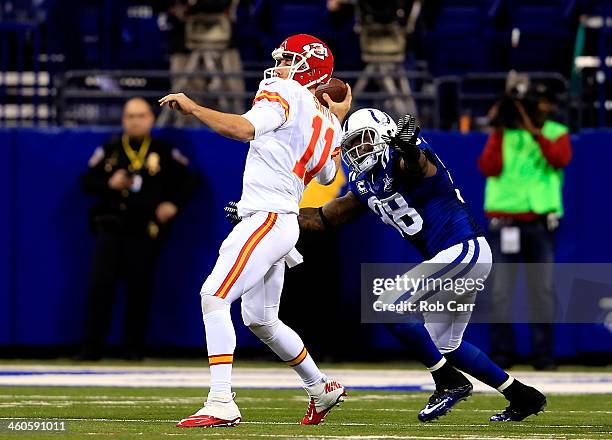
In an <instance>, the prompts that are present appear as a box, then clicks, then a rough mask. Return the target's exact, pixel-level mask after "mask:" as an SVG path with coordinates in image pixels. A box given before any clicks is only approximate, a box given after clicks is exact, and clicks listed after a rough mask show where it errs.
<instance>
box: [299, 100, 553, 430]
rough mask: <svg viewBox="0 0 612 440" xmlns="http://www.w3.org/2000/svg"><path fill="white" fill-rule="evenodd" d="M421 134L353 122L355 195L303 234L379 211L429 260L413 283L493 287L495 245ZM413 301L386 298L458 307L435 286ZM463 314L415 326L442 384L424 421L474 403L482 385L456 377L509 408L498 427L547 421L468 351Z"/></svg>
mask: <svg viewBox="0 0 612 440" xmlns="http://www.w3.org/2000/svg"><path fill="white" fill-rule="evenodd" d="M419 130H420V129H419V127H418V126H417V125H416V120H415V119H414V118H413V117H411V116H409V115H406V116H404V117H403V118H402V119H401V120H400V121H399V124H398V126H396V125H395V123H394V122H393V120H392V119H391V118H390V117H389V116H388V115H387V114H386V113H384V112H381V111H379V110H376V109H362V110H359V111H357V112H355V113H354V114H353V115H351V117H350V118H349V119H348V120H347V121H346V122H345V125H344V135H343V139H342V158H343V160H344V161H345V162H346V164H347V165H348V167H349V168H350V171H351V173H350V176H349V188H350V190H349V191H348V192H347V194H346V195H344V196H343V197H339V198H337V199H335V200H333V201H331V202H329V203H327V204H326V205H324V206H323V207H321V208H319V209H316V208H304V209H301V210H300V216H299V222H300V228H301V229H303V230H304V229H306V230H325V229H327V228H335V227H338V226H340V225H341V224H343V223H346V222H348V221H350V220H352V219H354V218H355V217H357V216H358V215H360V214H361V213H363V212H364V211H366V210H367V208H368V207H369V208H370V209H371V210H372V211H374V213H375V214H376V215H377V216H378V217H380V219H381V220H382V221H383V222H384V223H386V224H388V225H390V226H392V227H393V228H395V229H396V230H397V231H398V232H399V233H400V235H401V236H402V238H404V239H406V240H408V241H409V242H410V243H411V244H412V245H413V246H415V247H416V249H417V250H418V251H419V252H420V253H421V254H422V255H423V257H424V258H425V259H426V261H425V262H424V263H423V264H420V265H418V266H416V267H415V268H413V269H411V270H410V271H409V272H408V273H407V276H408V277H409V278H412V279H415V280H416V279H432V278H434V279H436V278H437V279H444V280H456V279H459V278H463V279H470V278H471V279H472V280H478V279H482V280H484V279H486V277H487V276H488V274H489V271H490V268H491V263H492V259H491V250H490V248H489V245H488V244H487V241H486V240H485V238H484V237H483V235H482V233H481V231H480V229H479V228H478V226H477V225H476V222H475V221H474V219H473V217H472V215H471V213H470V211H469V209H468V208H467V206H466V205H465V203H464V201H463V199H462V198H461V195H460V193H459V190H458V189H457V188H456V187H455V185H454V183H453V180H452V178H451V176H450V173H449V172H448V170H447V169H446V167H445V166H444V164H443V163H442V162H441V161H440V159H439V158H438V156H437V155H436V154H435V153H434V151H433V150H432V148H431V147H430V146H429V145H428V144H427V143H426V142H425V140H424V139H423V138H422V137H419ZM433 285H434V286H436V285H435V284H433ZM473 285H474V286H475V284H473ZM409 293H411V295H407V294H406V293H404V292H399V293H398V292H387V293H386V294H383V296H382V297H381V298H383V302H384V303H386V304H396V303H397V302H399V301H400V300H401V299H402V298H406V297H408V298H409V301H411V302H413V303H414V302H417V301H429V302H432V301H437V300H441V301H443V302H444V301H448V299H449V297H448V293H446V292H444V291H443V290H440V289H439V288H438V290H436V289H435V288H432V289H428V288H427V287H426V286H425V285H423V286H422V288H421V289H419V290H415V291H413V292H409ZM475 293H476V291H475V290H474V291H468V292H463V294H462V295H458V294H457V293H456V292H451V295H452V296H453V299H455V300H457V301H460V302H461V304H463V305H470V304H473V303H474V300H475ZM456 309H457V310H455V311H450V310H448V309H446V310H445V311H443V312H425V313H423V319H424V322H425V328H423V325H422V324H420V323H410V324H406V325H408V326H409V327H408V329H407V331H406V332H404V335H406V334H407V335H408V337H409V338H410V346H411V348H412V349H414V351H415V352H416V354H417V356H418V358H419V359H420V360H421V361H422V362H423V364H424V365H425V366H426V367H427V368H428V369H429V371H430V372H431V374H432V376H433V379H434V381H435V383H436V391H435V392H434V394H433V395H432V396H431V398H430V400H429V402H428V404H427V405H426V406H425V408H424V409H423V410H422V411H421V412H420V413H419V420H421V421H430V420H433V419H436V418H438V417H440V416H442V415H444V414H446V413H447V412H448V411H449V410H450V409H451V408H452V407H453V406H454V405H455V404H456V403H458V402H459V401H461V400H464V399H466V398H467V397H468V396H469V395H470V394H471V391H472V384H471V383H470V382H469V381H468V379H467V378H466V377H465V376H464V375H463V374H461V373H460V372H459V371H458V370H457V369H455V368H454V367H457V368H458V369H460V370H463V371H465V372H467V373H469V374H470V375H472V376H474V377H475V378H477V379H479V380H481V381H482V382H484V383H486V384H488V385H490V386H492V387H493V388H495V389H497V390H499V391H500V392H501V393H503V395H504V396H505V397H506V398H507V399H508V400H509V402H510V404H509V406H508V407H507V408H506V409H505V410H504V411H502V412H500V413H498V414H495V415H493V416H492V417H491V419H490V420H491V421H518V420H523V419H524V418H526V417H528V416H529V415H532V414H537V413H538V412H540V411H542V410H543V409H544V406H545V405H546V398H545V396H544V395H543V394H542V393H540V392H539V391H537V390H536V389H535V388H532V387H529V386H526V385H524V384H522V383H521V382H519V381H518V380H516V379H514V378H513V377H511V376H510V375H508V374H507V373H506V372H504V371H503V370H502V369H501V368H500V367H498V366H497V365H496V364H494V363H493V362H492V361H491V360H490V359H489V358H488V356H487V355H486V354H484V353H483V352H482V351H480V349H478V348H477V347H475V346H473V345H472V344H470V343H468V342H466V341H462V337H463V332H464V330H465V328H466V326H467V323H468V321H469V318H470V315H471V307H461V308H456ZM447 360H448V361H449V362H447ZM451 364H452V365H453V366H451Z"/></svg>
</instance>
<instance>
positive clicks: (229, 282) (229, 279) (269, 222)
mask: <svg viewBox="0 0 612 440" xmlns="http://www.w3.org/2000/svg"><path fill="white" fill-rule="evenodd" d="M277 217H278V214H276V213H275V212H270V213H269V214H268V217H267V218H266V221H265V222H264V223H263V224H262V225H261V226H260V227H259V228H257V229H256V230H255V232H253V234H252V235H251V236H250V237H249V239H248V240H247V241H246V243H245V244H244V246H242V249H241V250H240V253H239V254H238V258H236V261H235V262H234V265H233V266H232V268H231V269H230V271H229V273H228V274H227V276H226V277H225V280H223V283H222V284H221V286H220V287H219V290H217V292H216V293H215V296H218V297H219V298H225V297H226V296H227V294H228V293H229V291H230V289H231V288H232V287H233V286H234V284H235V283H236V280H238V277H239V276H240V274H241V273H242V270H243V269H244V267H245V266H246V264H247V262H248V261H249V257H250V256H251V254H252V253H253V251H254V250H255V248H256V247H257V245H258V244H259V242H260V241H261V240H262V239H263V238H264V237H265V236H266V234H267V233H268V232H270V231H271V230H272V228H273V227H274V223H276V218H277Z"/></svg>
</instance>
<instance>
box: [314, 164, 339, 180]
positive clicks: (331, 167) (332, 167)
mask: <svg viewBox="0 0 612 440" xmlns="http://www.w3.org/2000/svg"><path fill="white" fill-rule="evenodd" d="M336 171H337V170H336V164H335V162H334V161H333V160H332V159H331V158H330V159H329V160H328V161H327V163H326V164H325V166H323V168H322V169H321V171H319V174H317V177H316V179H317V182H319V183H320V184H321V185H329V184H330V183H332V182H333V181H334V179H335V177H336Z"/></svg>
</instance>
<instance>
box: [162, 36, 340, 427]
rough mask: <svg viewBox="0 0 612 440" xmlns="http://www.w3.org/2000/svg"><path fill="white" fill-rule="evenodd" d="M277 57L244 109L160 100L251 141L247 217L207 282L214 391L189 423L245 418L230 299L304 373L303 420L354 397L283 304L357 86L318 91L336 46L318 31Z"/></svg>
mask: <svg viewBox="0 0 612 440" xmlns="http://www.w3.org/2000/svg"><path fill="white" fill-rule="evenodd" d="M272 56H273V58H274V60H275V61H276V63H275V67H273V68H270V69H267V70H266V72H265V78H264V80H263V81H262V82H261V83H260V86H259V90H258V92H257V95H256V96H255V99H254V101H253V107H252V108H251V110H249V111H248V112H247V113H245V114H244V115H234V114H227V113H221V112H218V111H214V110H211V109H209V108H204V107H201V106H199V105H197V104H196V103H194V102H193V101H192V100H191V99H189V98H188V97H187V96H185V95H184V94H183V93H177V94H170V95H167V96H165V97H163V98H162V99H160V105H164V104H168V105H170V106H171V107H172V108H175V109H177V110H179V111H180V112H182V113H183V114H188V115H194V116H195V117H197V118H198V119H199V120H200V121H202V122H203V123H204V124H206V125H207V126H208V127H210V128H211V129H213V130H215V131H216V132H218V133H220V134H222V135H223V136H226V137H229V138H232V139H238V140H241V141H251V144H250V148H249V152H248V156H247V160H246V167H245V170H244V180H243V189H242V196H241V199H240V202H239V203H238V210H239V213H240V216H241V217H242V218H243V221H242V222H241V223H240V224H239V225H238V226H236V227H235V228H234V229H233V230H232V232H231V233H230V234H229V235H228V237H227V238H226V239H225V241H224V242H223V244H222V245H221V248H220V250H219V258H218V259H217V262H216V264H215V267H214V268H213V270H212V272H211V273H210V275H209V276H208V278H207V279H206V281H205V282H204V285H203V286H202V290H201V296H202V313H203V317H204V326H205V329H206V345H207V349H208V359H209V365H210V375H211V384H210V392H209V394H208V398H207V400H206V403H205V405H204V407H203V408H201V409H200V410H199V411H197V412H196V413H195V414H193V415H191V416H189V417H187V418H185V419H183V420H181V421H180V422H179V423H178V425H177V426H180V427H194V426H199V427H211V426H233V425H236V424H237V423H239V422H240V420H241V415H240V411H239V409H238V406H237V405H236V403H235V402H234V395H235V394H233V393H232V391H231V371H232V362H233V357H234V355H233V353H234V349H235V346H236V335H235V332H234V327H233V325H232V320H231V317H230V305H231V304H232V303H233V302H234V301H235V300H237V299H238V298H242V319H243V321H244V323H245V325H247V326H248V327H249V329H251V331H253V333H254V334H255V335H256V336H257V337H259V339H261V340H262V341H263V342H264V343H265V344H267V345H268V346H269V347H270V348H271V349H272V350H273V351H274V352H275V353H276V354H277V355H278V356H279V357H280V358H281V359H282V360H283V361H285V362H287V364H288V365H289V366H290V367H292V368H293V369H294V370H295V371H296V372H297V374H298V375H299V376H300V378H301V379H302V381H303V383H304V387H305V389H306V391H307V392H308V395H309V396H310V401H309V406H308V410H307V413H306V415H305V416H304V418H303V420H302V424H314V425H316V424H319V423H320V422H321V421H322V420H323V418H324V417H325V415H326V414H327V413H328V411H329V410H330V409H331V408H333V407H334V406H335V405H336V404H338V403H339V402H340V401H342V400H343V398H344V396H345V395H346V393H345V390H344V387H343V386H342V385H340V384H339V383H338V382H336V381H334V380H328V379H327V378H326V376H324V375H323V373H322V372H321V371H320V370H319V369H318V368H317V366H316V364H315V362H314V361H313V359H312V358H311V356H310V355H309V354H308V351H307V350H306V347H304V343H303V342H302V340H301V339H300V337H299V336H298V335H297V334H296V333H295V332H294V331H293V330H291V329H290V328H289V327H287V326H286V325H285V324H284V323H283V322H282V321H280V320H279V319H278V311H279V302H280V295H281V289H282V285H283V276H284V271H285V261H286V259H285V257H286V256H287V255H288V254H289V252H290V251H291V250H292V249H293V247H294V245H295V244H296V242H297V239H298V235H299V226H298V220H297V214H298V212H299V208H298V203H299V201H300V199H301V197H302V192H303V191H304V187H305V186H306V185H307V184H308V182H310V181H311V180H312V179H317V181H319V182H320V183H322V184H329V183H331V182H332V181H333V179H334V178H335V175H336V171H337V166H338V164H336V163H335V162H334V160H332V153H333V152H334V150H336V149H338V148H339V145H340V140H341V136H342V135H341V132H342V129H341V125H340V122H339V120H342V119H344V116H345V115H346V113H347V112H348V109H349V107H350V103H351V94H350V88H349V90H348V92H347V96H346V98H345V99H344V101H343V102H341V103H334V102H332V101H331V100H329V99H328V104H329V109H328V108H325V107H323V106H322V105H321V104H320V103H319V102H318V100H317V99H316V98H315V96H314V91H315V89H316V87H317V85H319V84H321V83H327V82H328V81H329V80H330V78H331V75H332V71H333V66H334V58H333V55H332V53H331V51H330V49H329V48H328V47H327V45H326V44H325V43H324V42H322V41H321V40H319V39H318V38H315V37H313V36H310V35H305V34H300V35H293V36H291V37H289V38H287V39H286V40H285V41H283V43H282V44H281V45H280V47H279V48H277V49H275V50H274V51H273V53H272ZM327 98H329V97H326V99H327ZM228 160H232V159H231V158H228ZM338 160H339V155H338Z"/></svg>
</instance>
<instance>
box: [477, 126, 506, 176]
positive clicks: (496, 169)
mask: <svg viewBox="0 0 612 440" xmlns="http://www.w3.org/2000/svg"><path fill="white" fill-rule="evenodd" d="M502 140H503V132H502V131H501V130H495V131H494V132H493V133H491V135H490V136H489V139H488V140H487V144H486V145H485V147H484V150H482V153H481V154H480V157H479V158H478V169H479V170H480V172H481V173H482V174H484V175H485V176H487V177H494V176H499V175H500V174H501V172H502V169H503V156H502Z"/></svg>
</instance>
